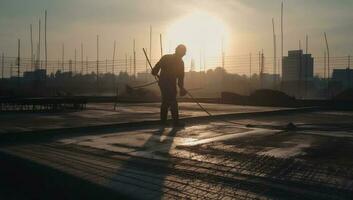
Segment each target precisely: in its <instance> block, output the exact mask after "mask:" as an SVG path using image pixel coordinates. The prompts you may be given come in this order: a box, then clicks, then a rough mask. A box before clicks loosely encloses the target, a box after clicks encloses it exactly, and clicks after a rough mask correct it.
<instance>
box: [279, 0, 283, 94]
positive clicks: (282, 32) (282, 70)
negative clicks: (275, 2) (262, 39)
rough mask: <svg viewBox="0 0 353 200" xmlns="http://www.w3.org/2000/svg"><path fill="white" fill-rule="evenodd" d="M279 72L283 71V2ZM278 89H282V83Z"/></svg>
mask: <svg viewBox="0 0 353 200" xmlns="http://www.w3.org/2000/svg"><path fill="white" fill-rule="evenodd" d="M281 71H283V1H282V3H281ZM280 89H282V81H281V86H280Z"/></svg>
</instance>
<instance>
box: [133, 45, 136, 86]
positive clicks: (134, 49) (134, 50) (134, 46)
mask: <svg viewBox="0 0 353 200" xmlns="http://www.w3.org/2000/svg"><path fill="white" fill-rule="evenodd" d="M133 53H134V55H133V56H134V79H136V43H135V39H134V44H133Z"/></svg>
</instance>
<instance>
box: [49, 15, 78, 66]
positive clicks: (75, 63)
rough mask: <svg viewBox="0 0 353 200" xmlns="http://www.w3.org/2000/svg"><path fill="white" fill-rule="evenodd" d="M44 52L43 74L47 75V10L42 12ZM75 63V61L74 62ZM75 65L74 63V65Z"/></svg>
mask: <svg viewBox="0 0 353 200" xmlns="http://www.w3.org/2000/svg"><path fill="white" fill-rule="evenodd" d="M44 51H45V73H47V64H48V48H47V10H45V12H44ZM75 62H76V61H75ZM75 65H76V63H75Z"/></svg>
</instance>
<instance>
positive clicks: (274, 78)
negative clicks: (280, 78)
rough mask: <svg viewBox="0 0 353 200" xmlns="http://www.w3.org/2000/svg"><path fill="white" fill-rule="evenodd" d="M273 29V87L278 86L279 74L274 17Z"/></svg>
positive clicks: (273, 21)
mask: <svg viewBox="0 0 353 200" xmlns="http://www.w3.org/2000/svg"><path fill="white" fill-rule="evenodd" d="M272 29H273V88H275V87H276V74H277V70H276V69H277V66H276V64H277V61H276V60H277V55H276V54H277V49H276V33H275V20H274V19H273V18H272Z"/></svg>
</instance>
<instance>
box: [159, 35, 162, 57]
mask: <svg viewBox="0 0 353 200" xmlns="http://www.w3.org/2000/svg"><path fill="white" fill-rule="evenodd" d="M159 44H160V47H161V57H162V56H163V41H162V34H159Z"/></svg>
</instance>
